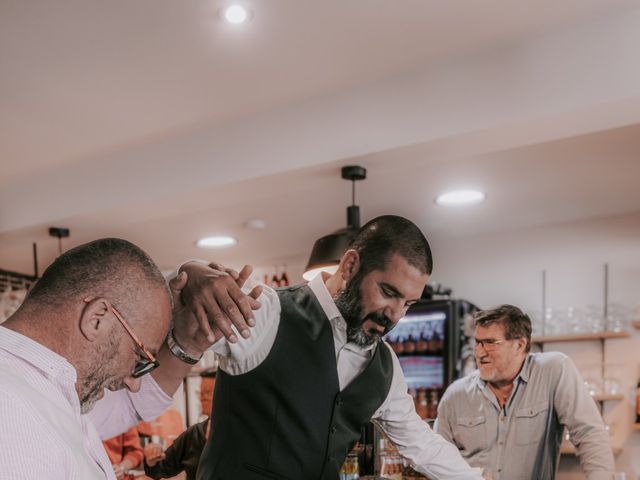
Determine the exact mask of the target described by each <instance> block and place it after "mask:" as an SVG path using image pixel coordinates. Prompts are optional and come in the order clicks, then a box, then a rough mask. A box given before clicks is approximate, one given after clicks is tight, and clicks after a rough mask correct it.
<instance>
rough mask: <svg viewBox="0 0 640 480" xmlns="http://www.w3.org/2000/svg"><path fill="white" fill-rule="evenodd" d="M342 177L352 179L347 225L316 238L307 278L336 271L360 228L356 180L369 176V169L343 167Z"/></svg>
mask: <svg viewBox="0 0 640 480" xmlns="http://www.w3.org/2000/svg"><path fill="white" fill-rule="evenodd" d="M342 178H344V179H345V180H350V181H351V206H350V207H347V227H346V228H341V229H340V230H337V231H335V232H333V233H330V234H329V235H325V236H324V237H320V238H319V239H318V240H316V242H315V243H314V244H313V249H312V250H311V255H310V256H309V263H308V264H307V268H305V269H304V273H303V274H302V277H303V278H304V279H305V280H311V279H312V278H313V277H315V276H316V275H317V274H318V273H320V272H328V273H331V274H333V273H335V272H336V270H337V269H338V264H339V263H340V259H341V258H342V255H343V254H344V252H346V251H347V248H348V247H349V244H350V243H351V240H353V238H354V237H355V236H356V234H357V233H358V230H360V207H359V206H358V205H356V182H357V181H358V180H364V179H365V178H367V170H366V168H364V167H360V166H358V165H349V166H347V167H342Z"/></svg>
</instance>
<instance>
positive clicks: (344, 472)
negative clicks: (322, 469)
mask: <svg viewBox="0 0 640 480" xmlns="http://www.w3.org/2000/svg"><path fill="white" fill-rule="evenodd" d="M359 478H360V466H359V465H358V455H356V454H354V453H353V452H351V453H349V455H347V458H346V459H345V461H344V463H343V464H342V467H340V480H358V479H359Z"/></svg>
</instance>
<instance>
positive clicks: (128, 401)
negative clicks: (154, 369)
mask: <svg viewBox="0 0 640 480" xmlns="http://www.w3.org/2000/svg"><path fill="white" fill-rule="evenodd" d="M172 402H173V398H172V397H170V396H169V395H167V394H166V393H165V392H164V390H162V389H161V388H160V386H159V385H158V384H157V383H156V381H155V380H154V379H153V377H152V376H151V375H145V376H143V377H142V383H141V386H140V390H139V391H137V392H131V391H129V390H118V391H117V392H112V391H111V390H105V392H104V397H103V398H102V399H101V400H100V401H98V402H97V403H96V405H95V407H94V408H93V410H91V412H89V413H88V414H87V415H88V416H89V418H90V419H91V421H92V422H93V424H94V425H95V427H96V430H97V431H98V433H99V434H100V438H101V439H103V440H106V439H109V438H113V437H115V436H116V435H120V434H121V433H123V432H126V431H127V430H129V428H131V427H133V426H134V425H137V424H138V423H139V422H140V421H142V420H144V421H146V422H150V421H151V420H154V419H155V418H157V417H159V416H160V415H161V414H162V412H164V411H165V410H166V409H167V408H169V406H170V405H171V403H172Z"/></svg>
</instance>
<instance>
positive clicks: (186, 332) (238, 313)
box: [170, 262, 262, 353]
mask: <svg viewBox="0 0 640 480" xmlns="http://www.w3.org/2000/svg"><path fill="white" fill-rule="evenodd" d="M252 271H253V269H252V268H251V267H250V266H249V265H245V266H244V268H243V269H242V270H241V271H240V273H238V272H236V271H235V270H233V269H230V268H226V267H224V266H222V265H219V264H215V263H211V264H209V265H204V264H202V263H198V262H189V263H186V264H185V265H183V266H182V268H181V269H180V275H179V276H178V277H177V278H176V279H174V281H173V282H171V284H170V286H171V289H172V292H174V299H175V300H176V302H175V303H176V311H175V313H174V323H175V326H174V334H175V336H176V340H177V341H178V343H179V344H180V345H181V346H182V347H183V348H185V349H187V348H189V347H190V348H191V350H192V351H194V350H199V353H202V352H204V351H205V350H206V349H207V348H209V346H210V345H211V344H212V343H213V342H215V341H216V340H217V339H218V338H220V337H221V336H222V335H224V336H225V337H226V338H227V339H228V340H229V342H231V343H235V342H237V340H238V339H237V337H236V335H235V334H234V332H233V330H232V329H231V325H232V324H233V325H234V326H235V328H236V329H237V330H238V331H239V332H240V334H241V335H242V336H243V337H245V338H247V337H249V336H250V335H251V333H250V331H249V327H253V326H255V320H254V317H253V310H256V309H258V308H260V302H258V301H257V300H256V299H257V298H258V297H259V296H260V294H261V293H262V287H260V286H257V287H255V288H254V289H253V290H252V291H251V292H250V293H249V295H246V294H245V293H244V292H243V291H242V290H241V288H242V286H243V285H244V283H245V282H246V281H247V279H248V278H249V276H250V275H251V272H252ZM185 274H186V277H187V278H184V277H185ZM181 307H182V310H181ZM184 310H186V311H187V312H185V311H184ZM194 320H195V322H194ZM194 323H195V325H194ZM201 336H204V337H205V339H206V342H208V343H205V342H203V339H197V338H195V337H201Z"/></svg>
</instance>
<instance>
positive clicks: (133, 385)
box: [122, 377, 142, 392]
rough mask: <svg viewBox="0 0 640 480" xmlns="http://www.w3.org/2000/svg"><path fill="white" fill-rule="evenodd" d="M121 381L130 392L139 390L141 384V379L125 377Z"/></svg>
mask: <svg viewBox="0 0 640 480" xmlns="http://www.w3.org/2000/svg"><path fill="white" fill-rule="evenodd" d="M122 383H124V384H125V386H126V387H127V390H129V391H130V392H137V391H138V390H140V387H141V386H142V379H141V378H133V377H126V378H125V379H124V380H123V381H122Z"/></svg>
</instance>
